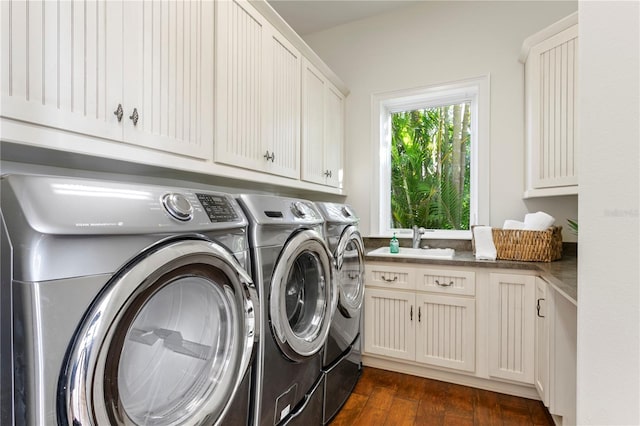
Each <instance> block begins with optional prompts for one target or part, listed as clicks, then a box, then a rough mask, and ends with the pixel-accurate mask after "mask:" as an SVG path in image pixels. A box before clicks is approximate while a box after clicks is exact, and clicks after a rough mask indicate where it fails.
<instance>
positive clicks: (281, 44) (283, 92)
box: [263, 28, 302, 179]
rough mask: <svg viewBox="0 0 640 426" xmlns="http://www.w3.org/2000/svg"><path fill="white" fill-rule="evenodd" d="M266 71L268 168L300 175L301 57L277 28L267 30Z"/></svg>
mask: <svg viewBox="0 0 640 426" xmlns="http://www.w3.org/2000/svg"><path fill="white" fill-rule="evenodd" d="M267 49H268V50H267V54H266V55H265V58H264V59H265V67H264V68H265V72H266V80H267V83H268V84H266V87H265V89H266V90H267V94H266V96H264V101H265V102H264V107H263V111H264V113H265V116H266V120H265V126H266V129H265V138H264V142H263V151H264V153H265V154H266V153H267V152H268V153H269V154H268V155H267V157H269V156H271V158H270V159H266V160H267V161H266V164H265V166H266V167H265V171H267V172H269V173H273V174H277V175H280V176H286V177H290V178H295V179H298V178H299V177H300V96H301V94H300V90H301V87H300V78H301V74H300V69H301V68H300V67H301V63H302V57H301V55H300V53H299V52H298V50H297V49H296V48H295V47H293V45H292V44H291V43H289V42H288V41H287V39H285V38H284V37H283V36H282V35H281V34H279V33H278V32H277V31H276V30H275V29H274V28H268V31H267Z"/></svg>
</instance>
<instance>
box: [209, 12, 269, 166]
mask: <svg viewBox="0 0 640 426" xmlns="http://www.w3.org/2000/svg"><path fill="white" fill-rule="evenodd" d="M216 8H217V9H216V11H217V15H216V26H217V32H216V61H217V65H216V101H215V110H216V111H215V113H216V137H215V142H214V144H215V158H214V159H215V161H216V162H219V163H224V164H229V165H232V166H236V167H243V168H248V169H252V170H263V169H264V168H265V164H266V162H267V161H270V155H271V153H266V151H263V139H264V128H265V117H264V102H265V100H264V99H263V97H264V95H265V87H264V85H265V84H266V83H267V82H266V79H265V72H264V61H263V58H264V56H265V55H266V50H267V47H265V42H264V40H265V35H264V33H265V31H266V27H267V25H268V24H267V22H266V21H265V20H264V18H263V17H262V16H261V15H260V14H259V13H257V12H256V11H255V10H254V9H253V7H252V6H251V5H250V4H249V3H248V2H247V1H240V0H229V1H220V2H216Z"/></svg>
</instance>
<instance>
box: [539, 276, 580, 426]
mask: <svg viewBox="0 0 640 426" xmlns="http://www.w3.org/2000/svg"><path fill="white" fill-rule="evenodd" d="M537 284H538V285H539V286H540V287H543V288H544V291H545V305H544V309H541V313H543V315H544V317H545V318H544V321H545V322H546V332H547V334H546V335H544V334H540V340H539V346H538V347H537V348H536V356H537V359H536V366H540V372H541V373H542V374H544V373H545V369H547V370H546V374H547V375H546V376H543V377H542V380H543V379H544V378H546V379H547V382H546V388H545V387H542V389H540V387H538V381H539V380H538V371H536V387H537V388H538V391H539V393H540V397H541V398H542V400H543V402H544V403H545V405H546V406H547V407H548V408H549V412H550V413H551V414H552V415H553V417H554V420H555V421H556V424H563V425H565V424H566V425H574V424H576V345H577V307H576V305H575V304H574V303H573V302H571V301H569V300H568V299H567V298H566V297H565V296H564V295H562V294H561V293H560V292H558V291H556V290H555V288H554V287H553V286H551V285H549V284H547V283H546V282H545V281H544V280H541V279H540V280H539V281H538V283H537ZM538 320H542V319H541V318H537V320H536V321H538ZM536 342H537V343H538V340H537V341H536ZM545 348H546V350H545ZM542 380H541V382H542ZM542 384H545V383H544V382H542Z"/></svg>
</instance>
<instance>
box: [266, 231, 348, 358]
mask: <svg viewBox="0 0 640 426" xmlns="http://www.w3.org/2000/svg"><path fill="white" fill-rule="evenodd" d="M332 273H333V268H332V263H331V254H330V252H329V249H328V248H327V246H326V243H325V242H324V240H323V239H322V236H321V235H320V234H319V233H317V232H316V231H312V230H305V231H300V232H298V233H297V234H295V235H294V236H292V237H291V238H290V239H289V240H288V241H287V243H286V244H285V246H284V248H283V249H282V252H281V253H280V256H279V258H278V262H277V263H276V266H275V270H274V273H273V278H272V281H271V291H270V297H269V314H270V319H271V327H272V330H273V333H274V335H275V340H276V342H277V344H278V346H279V347H280V349H281V350H282V352H283V353H284V355H286V356H287V357H288V358H289V359H291V360H292V361H301V360H304V359H305V358H307V357H309V356H312V355H314V354H316V353H317V352H318V351H319V350H320V349H322V347H323V346H324V344H325V342H326V340H327V334H328V333H329V328H330V325H331V319H332V317H333V312H334V310H335V303H334V301H333V300H332V299H334V298H332V297H331V296H332V294H335V291H336V288H335V281H334V280H333V279H332V278H333V277H332Z"/></svg>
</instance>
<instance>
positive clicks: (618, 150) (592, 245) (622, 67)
mask: <svg viewBox="0 0 640 426" xmlns="http://www.w3.org/2000/svg"><path fill="white" fill-rule="evenodd" d="M579 20H580V24H579V25H580V26H579V40H580V47H579V49H580V50H579V54H580V63H579V73H580V80H579V86H580V88H581V99H580V112H579V114H580V116H579V120H580V135H581V139H580V140H581V158H580V170H581V174H580V193H579V197H580V201H579V209H580V215H579V221H580V236H579V246H580V258H579V264H578V288H579V295H578V296H579V304H578V352H577V356H578V371H577V377H578V378H577V380H578V392H577V405H578V413H577V421H578V424H585V425H586V424H589V425H604V424H607V425H612V424H615V425H623V424H624V425H638V424H640V270H639V266H638V265H639V263H640V250H639V249H638V246H639V244H640V233H639V226H638V214H639V213H638V211H639V207H640V197H639V191H640V184H639V183H640V174H639V173H638V168H639V166H640V159H639V156H640V149H639V146H640V59H639V57H640V3H639V2H638V1H633V2H609V1H603V2H592V1H585V2H580V7H579ZM585 171H588V172H585Z"/></svg>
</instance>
